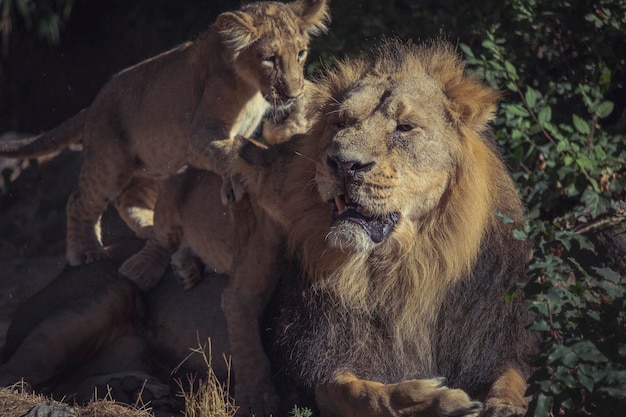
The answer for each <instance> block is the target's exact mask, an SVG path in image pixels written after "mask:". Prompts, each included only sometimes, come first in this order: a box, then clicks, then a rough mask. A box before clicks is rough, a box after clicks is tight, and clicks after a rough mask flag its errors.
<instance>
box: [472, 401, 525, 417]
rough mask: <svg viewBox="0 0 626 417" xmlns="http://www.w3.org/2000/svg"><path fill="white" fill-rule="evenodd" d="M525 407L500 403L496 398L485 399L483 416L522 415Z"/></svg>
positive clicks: (511, 416)
mask: <svg viewBox="0 0 626 417" xmlns="http://www.w3.org/2000/svg"><path fill="white" fill-rule="evenodd" d="M524 415H526V409H524V408H520V407H514V406H512V405H507V404H502V403H501V402H499V401H497V400H495V401H494V400H487V402H486V403H485V413H484V414H483V417H523V416H524Z"/></svg>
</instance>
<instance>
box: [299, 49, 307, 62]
mask: <svg viewBox="0 0 626 417" xmlns="http://www.w3.org/2000/svg"><path fill="white" fill-rule="evenodd" d="M307 54H308V51H307V50H306V49H303V50H301V51H300V52H298V61H299V62H302V61H304V59H305V58H306V56H307Z"/></svg>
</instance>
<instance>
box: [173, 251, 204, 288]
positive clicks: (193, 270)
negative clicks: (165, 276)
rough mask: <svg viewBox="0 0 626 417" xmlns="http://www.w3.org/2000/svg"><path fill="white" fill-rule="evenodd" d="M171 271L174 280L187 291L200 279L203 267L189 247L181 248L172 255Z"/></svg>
mask: <svg viewBox="0 0 626 417" xmlns="http://www.w3.org/2000/svg"><path fill="white" fill-rule="evenodd" d="M172 269H173V270H174V276H175V277H176V280H177V281H178V282H179V283H180V284H181V285H182V286H183V288H184V289H186V290H188V289H191V288H193V287H194V286H195V285H196V284H197V283H198V282H200V280H201V279H202V270H203V269H204V265H203V264H202V261H200V259H198V257H197V256H196V255H195V254H194V253H193V251H192V250H191V249H190V248H189V247H181V248H180V249H179V250H178V251H176V252H175V253H174V255H172Z"/></svg>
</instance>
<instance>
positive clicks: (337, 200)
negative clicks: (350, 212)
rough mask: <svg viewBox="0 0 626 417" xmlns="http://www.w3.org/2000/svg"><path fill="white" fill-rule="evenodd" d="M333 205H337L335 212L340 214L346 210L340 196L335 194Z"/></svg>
mask: <svg viewBox="0 0 626 417" xmlns="http://www.w3.org/2000/svg"><path fill="white" fill-rule="evenodd" d="M335 205H336V206H337V213H339V214H342V213H344V212H345V211H346V204H345V203H344V201H343V198H341V196H338V195H336V196H335Z"/></svg>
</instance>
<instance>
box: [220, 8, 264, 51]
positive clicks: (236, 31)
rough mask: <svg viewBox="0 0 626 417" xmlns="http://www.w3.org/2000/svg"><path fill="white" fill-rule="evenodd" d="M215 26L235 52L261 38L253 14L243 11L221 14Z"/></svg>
mask: <svg viewBox="0 0 626 417" xmlns="http://www.w3.org/2000/svg"><path fill="white" fill-rule="evenodd" d="M215 26H216V27H217V30H218V31H219V33H220V35H222V38H223V39H224V42H225V43H226V44H227V45H228V46H230V47H231V48H232V49H233V51H234V52H235V53H238V52H241V51H242V50H244V49H246V48H247V47H248V46H250V44H252V43H253V42H255V41H256V40H257V39H259V34H258V31H257V29H256V28H255V27H254V21H253V19H252V16H250V15H249V14H247V13H245V12H242V11H237V12H226V13H222V14H220V15H219V16H217V19H216V20H215Z"/></svg>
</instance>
